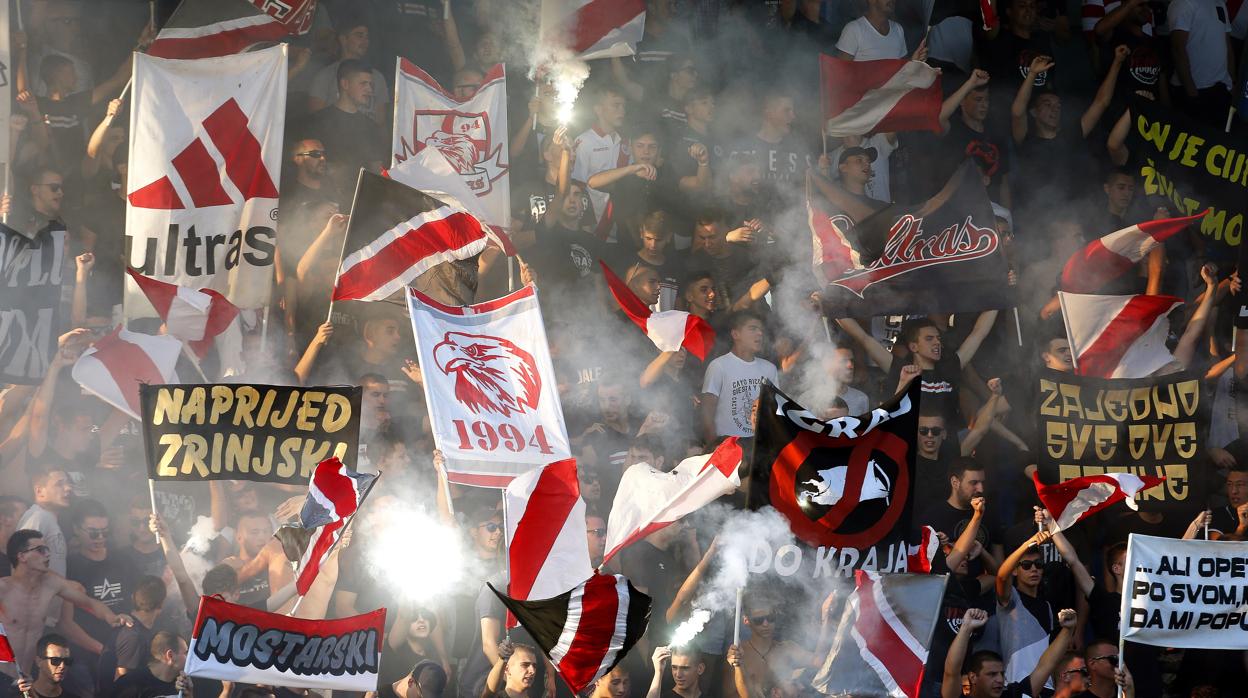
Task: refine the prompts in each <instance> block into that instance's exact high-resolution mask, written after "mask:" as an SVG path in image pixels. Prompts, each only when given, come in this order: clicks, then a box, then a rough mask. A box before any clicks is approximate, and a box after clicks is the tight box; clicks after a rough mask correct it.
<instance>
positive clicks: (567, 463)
mask: <svg viewBox="0 0 1248 698" xmlns="http://www.w3.org/2000/svg"><path fill="white" fill-rule="evenodd" d="M580 498H581V487H580V483H579V482H577V479H576V459H575V458H568V459H566V460H561V461H558V462H557V463H551V464H550V465H548V466H546V467H545V468H543V469H542V474H541V476H540V477H538V480H537V486H536V487H535V488H533V492H532V493H530V494H529V500H528V502H527V504H526V506H525V508H524V514H523V515H521V517H520V520H519V521H518V522H516V533H515V536H514V537H513V538H512V540H511V545H510V546H509V548H508V551H507V555H508V557H509V559H510V561H511V567H510V570H511V581H510V583H509V585H508V588H507V595H508V596H510V597H511V598H513V599H517V600H520V601H525V600H528V598H529V591H530V590H532V589H533V583H534V582H535V581H536V580H537V577H538V575H539V574H541V572H542V568H543V567H545V566H546V559H547V558H548V557H549V556H550V552H551V550H552V549H553V548H554V546H555V541H556V540H557V539H558V538H559V534H560V533H561V532H562V531H563V527H564V526H566V525H567V523H568V516H569V515H570V514H571V513H572V508H573V507H574V506H576V503H577V502H578V501H580ZM581 544H582V545H584V541H581Z"/></svg>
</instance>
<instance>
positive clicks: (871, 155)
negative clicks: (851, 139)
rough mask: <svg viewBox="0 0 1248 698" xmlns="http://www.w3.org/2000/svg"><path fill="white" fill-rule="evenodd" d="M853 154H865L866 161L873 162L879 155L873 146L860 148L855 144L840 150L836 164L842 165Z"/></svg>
mask: <svg viewBox="0 0 1248 698" xmlns="http://www.w3.org/2000/svg"><path fill="white" fill-rule="evenodd" d="M855 155H866V156H867V162H875V159H876V158H877V157H879V156H880V154H879V152H878V151H877V150H876V149H875V148H861V147H859V146H856V145H855V146H852V147H849V148H846V149H844V150H842V151H841V157H840V158H838V159H837V161H836V164H838V165H843V164H845V161H846V160H848V159H850V158H852V157H853V156H855Z"/></svg>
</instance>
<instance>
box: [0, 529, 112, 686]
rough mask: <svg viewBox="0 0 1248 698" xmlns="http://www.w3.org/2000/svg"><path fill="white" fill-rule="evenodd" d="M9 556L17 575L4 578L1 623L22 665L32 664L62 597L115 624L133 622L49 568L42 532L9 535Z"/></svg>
mask: <svg viewBox="0 0 1248 698" xmlns="http://www.w3.org/2000/svg"><path fill="white" fill-rule="evenodd" d="M5 555H7V556H8V558H9V560H11V561H12V562H13V575H12V576H10V577H5V578H3V579H0V622H2V623H3V624H4V629H5V631H6V632H7V633H8V637H9V644H10V645H12V646H13V654H14V656H16V657H17V661H18V664H19V665H20V666H31V665H32V662H33V661H34V657H35V643H36V641H37V640H38V638H39V637H40V636H41V635H42V634H43V629H44V624H45V620H46V619H47V614H48V606H49V604H51V602H52V599H54V598H57V597H59V598H61V599H64V600H66V601H68V602H70V603H72V604H74V605H75V606H77V607H79V608H82V609H86V611H87V612H88V613H90V614H91V615H93V616H95V617H96V618H99V619H101V620H103V621H104V622H106V623H108V624H109V625H111V626H113V627H118V626H121V625H131V624H132V623H133V621H131V620H130V618H129V617H128V616H125V615H118V614H116V613H113V612H112V611H110V610H108V606H105V605H104V604H103V603H101V602H99V601H97V600H96V599H93V598H91V597H90V596H87V595H86V594H85V593H83V591H82V590H81V589H80V588H79V587H78V586H77V585H76V584H73V583H71V582H69V581H67V580H66V579H65V578H64V577H62V576H61V575H59V574H57V573H55V572H52V571H51V570H49V569H48V562H49V558H50V551H49V550H48V546H47V545H45V544H44V540H43V536H42V534H40V533H39V532H38V531H32V530H29V529H23V530H20V531H17V532H16V533H14V534H13V535H12V537H10V538H9V543H8V545H7V546H6V547H5Z"/></svg>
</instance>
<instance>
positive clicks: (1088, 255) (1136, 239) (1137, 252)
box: [1061, 211, 1209, 293]
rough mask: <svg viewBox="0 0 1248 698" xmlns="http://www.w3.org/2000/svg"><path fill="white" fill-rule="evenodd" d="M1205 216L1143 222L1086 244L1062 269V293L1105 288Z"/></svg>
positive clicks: (1202, 214) (1201, 214) (1090, 291)
mask: <svg viewBox="0 0 1248 698" xmlns="http://www.w3.org/2000/svg"><path fill="white" fill-rule="evenodd" d="M1207 213H1209V212H1208V211H1205V212H1204V213H1199V214H1197V215H1195V216H1187V217H1185V218H1164V219H1162V220H1158V221H1145V222H1143V223H1140V224H1138V225H1132V226H1127V227H1126V228H1123V229H1122V230H1116V231H1114V232H1112V233H1109V234H1108V235H1105V236H1102V237H1100V238H1098V239H1096V240H1093V241H1092V242H1089V243H1088V244H1087V246H1086V247H1084V248H1083V249H1082V250H1080V251H1078V252H1076V253H1075V254H1073V255H1071V257H1070V259H1068V260H1066V266H1065V267H1063V268H1062V280H1061V288H1062V290H1063V291H1067V292H1069V293H1096V292H1097V291H1100V290H1101V288H1102V287H1104V286H1105V284H1107V283H1109V282H1110V281H1113V280H1114V279H1116V278H1118V277H1120V276H1122V275H1123V274H1125V273H1127V272H1128V271H1130V270H1131V267H1134V266H1135V265H1136V264H1137V263H1139V261H1140V260H1142V259H1144V257H1145V256H1146V255H1147V254H1148V253H1149V252H1151V251H1152V250H1153V248H1154V247H1156V246H1157V245H1160V244H1161V243H1163V242H1165V241H1166V238H1169V237H1171V236H1173V235H1175V234H1176V233H1180V232H1182V231H1183V230H1184V229H1186V228H1187V226H1189V225H1191V224H1193V223H1195V222H1196V221H1199V220H1200V219H1201V218H1203V217H1204V216H1205V214H1207Z"/></svg>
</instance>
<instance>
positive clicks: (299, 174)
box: [282, 138, 341, 211]
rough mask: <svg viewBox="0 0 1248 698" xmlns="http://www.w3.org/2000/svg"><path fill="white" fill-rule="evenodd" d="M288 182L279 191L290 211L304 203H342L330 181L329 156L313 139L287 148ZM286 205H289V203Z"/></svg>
mask: <svg viewBox="0 0 1248 698" xmlns="http://www.w3.org/2000/svg"><path fill="white" fill-rule="evenodd" d="M288 152H289V157H290V160H289V162H290V164H291V165H293V167H291V168H290V170H289V172H292V173H294V175H295V176H294V177H292V178H289V179H288V181H287V182H286V183H285V188H284V189H283V190H282V205H283V206H287V207H289V208H290V210H292V211H293V210H295V208H296V207H297V206H299V205H300V204H302V203H303V202H305V201H314V200H323V199H327V200H329V201H334V202H338V203H341V202H340V201H339V199H341V192H339V191H338V190H337V188H336V187H334V184H333V180H331V179H330V178H329V153H328V152H327V151H326V150H325V144H324V143H321V141H320V140H318V139H316V138H301V139H299V140H297V141H295V143H294V145H292V146H291V147H290V150H289V151H288ZM288 202H289V203H288Z"/></svg>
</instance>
